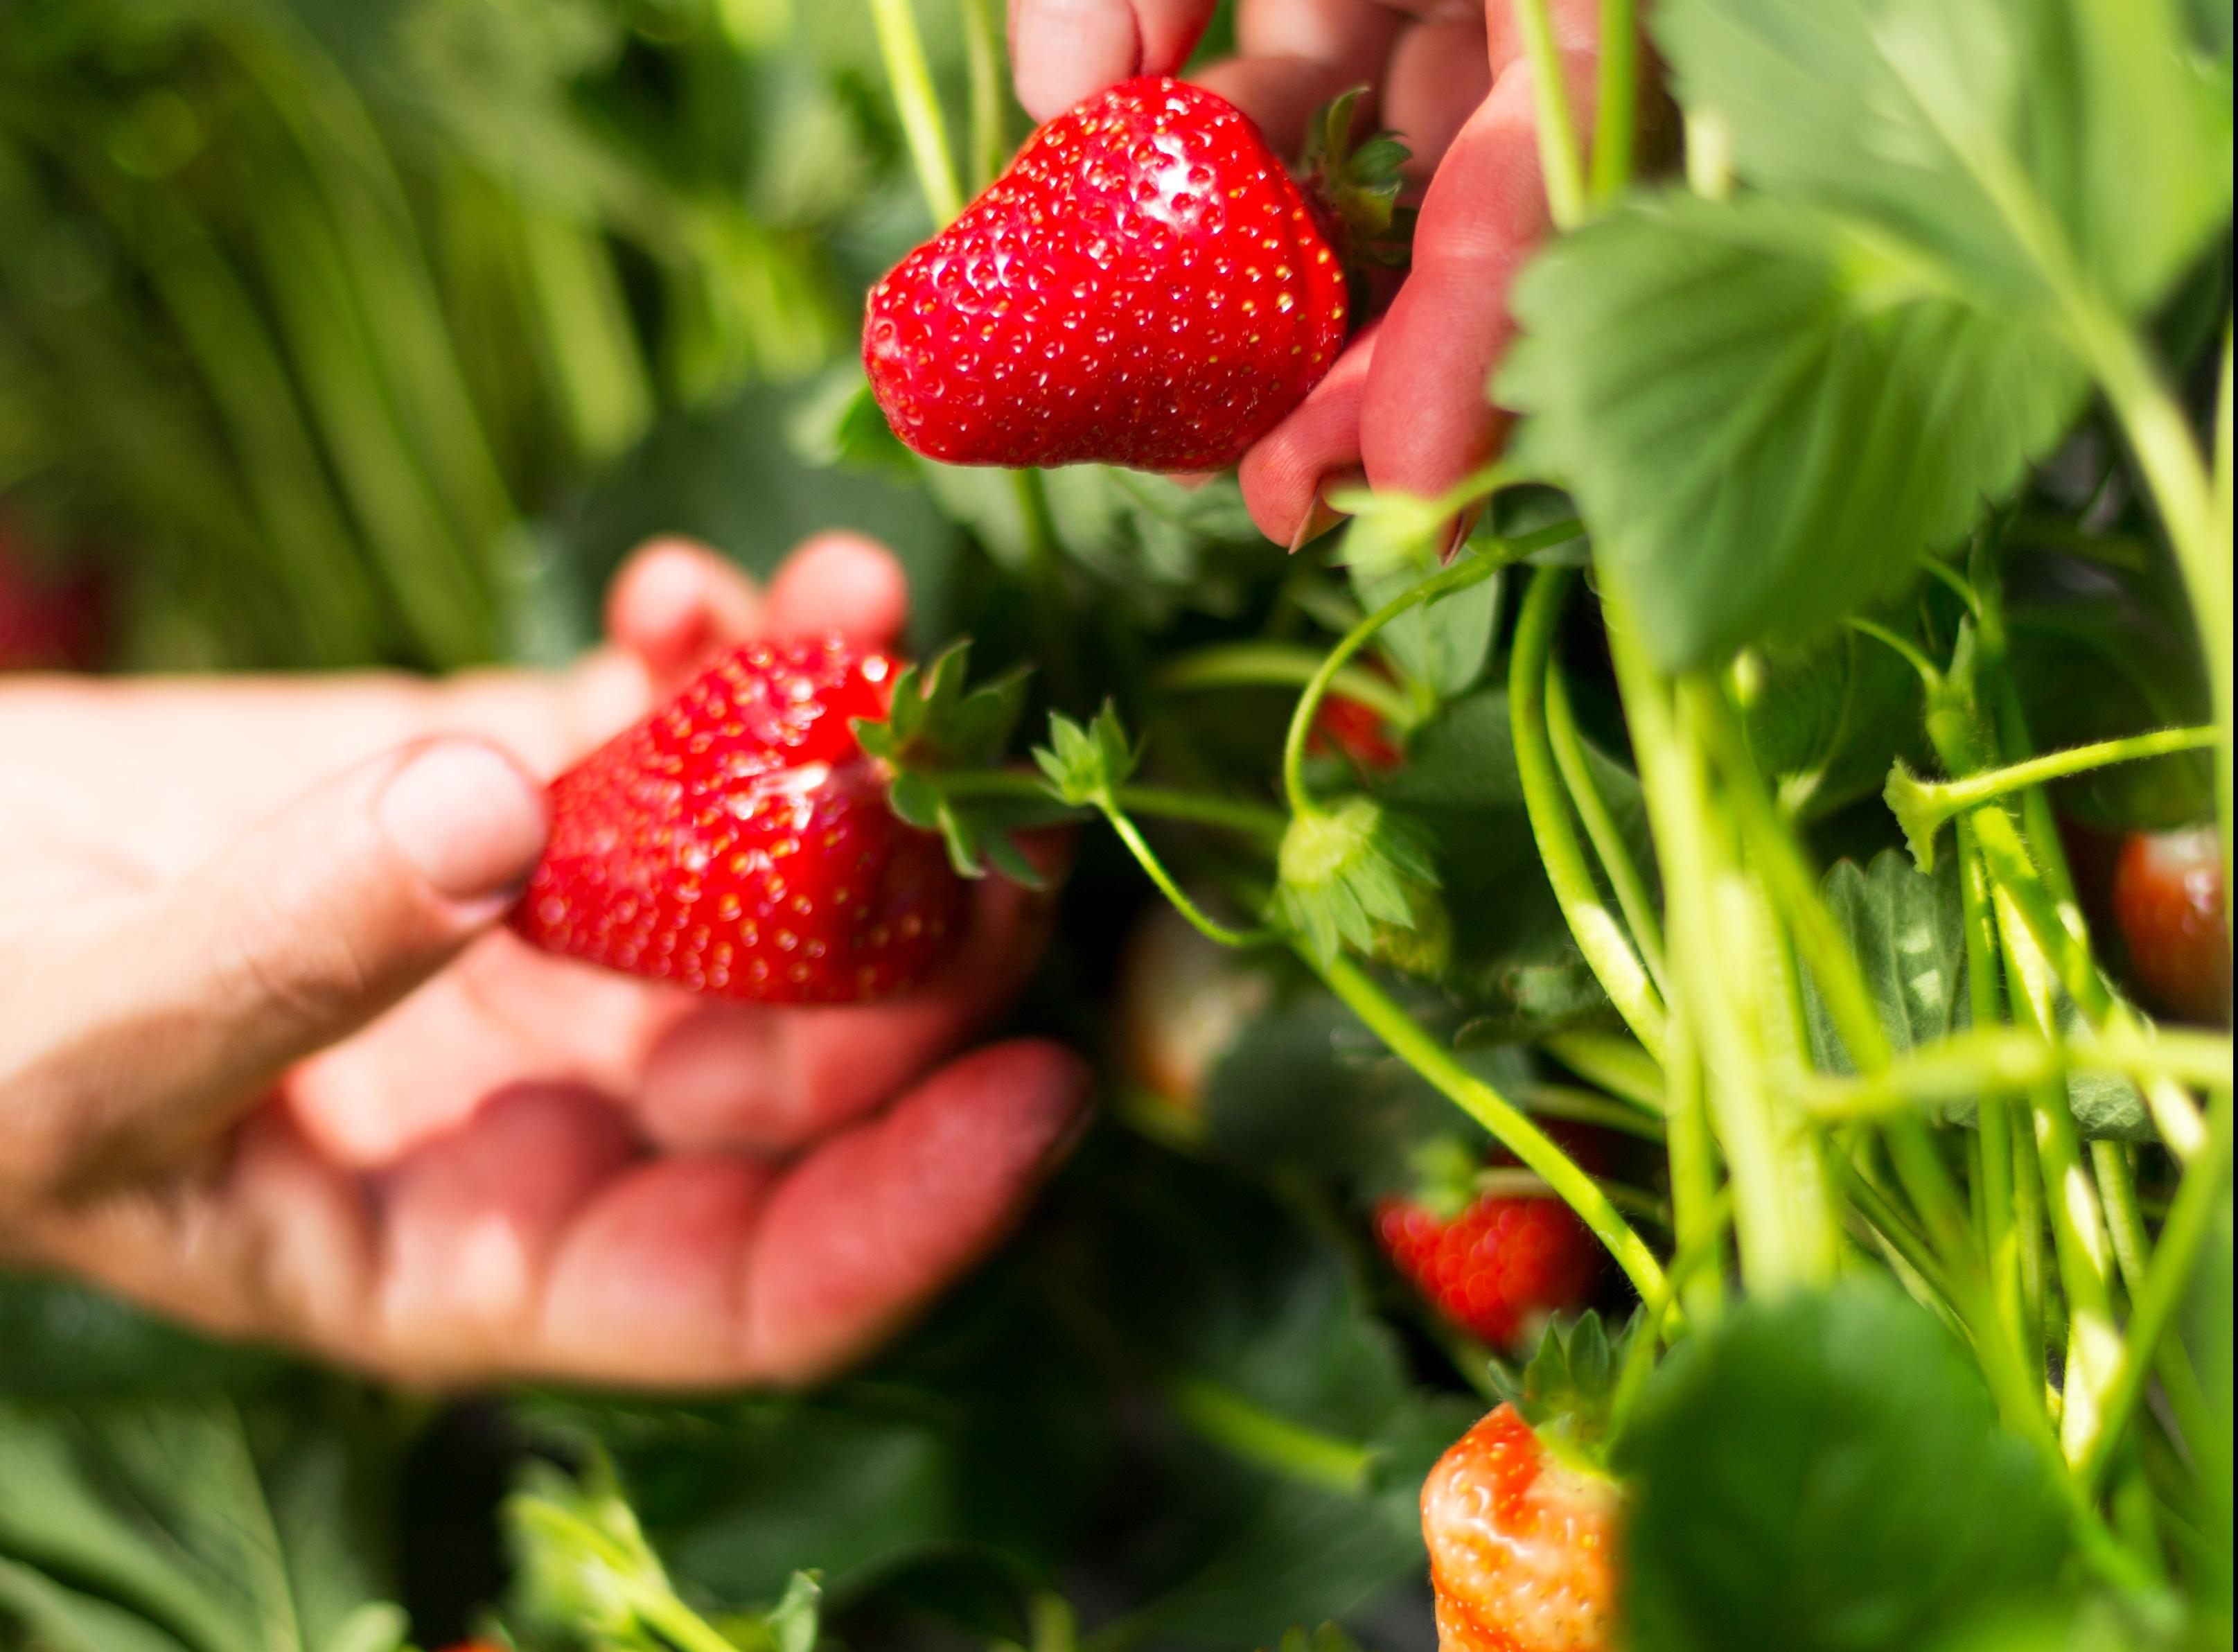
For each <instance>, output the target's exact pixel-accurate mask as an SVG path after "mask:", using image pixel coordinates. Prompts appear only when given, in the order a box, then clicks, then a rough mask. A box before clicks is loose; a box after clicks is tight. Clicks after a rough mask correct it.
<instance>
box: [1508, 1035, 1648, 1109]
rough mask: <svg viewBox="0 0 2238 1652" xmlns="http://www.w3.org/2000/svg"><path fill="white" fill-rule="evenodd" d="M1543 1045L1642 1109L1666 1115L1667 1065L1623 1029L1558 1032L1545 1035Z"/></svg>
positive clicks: (1564, 1062)
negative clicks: (1661, 1062) (1664, 1069)
mask: <svg viewBox="0 0 2238 1652" xmlns="http://www.w3.org/2000/svg"><path fill="white" fill-rule="evenodd" d="M1539 1048H1540V1049H1542V1050H1544V1051H1545V1052H1546V1053H1547V1054H1548V1055H1550V1056H1552V1057H1553V1058H1554V1059H1555V1060H1557V1061H1559V1062H1560V1063H1561V1064H1562V1065H1564V1066H1566V1067H1567V1068H1568V1069H1569V1070H1570V1071H1573V1072H1574V1073H1576V1074H1577V1075H1578V1076H1579V1078H1584V1079H1586V1080H1588V1081H1589V1082H1591V1083H1593V1084H1597V1085H1599V1086H1600V1087H1601V1088H1602V1089H1604V1090H1606V1091H1608V1092H1609V1093H1610V1094H1611V1095H1612V1096H1616V1097H1619V1098H1621V1099H1623V1100H1625V1101H1627V1102H1629V1103H1630V1104H1631V1105H1633V1106H1635V1107H1637V1108H1639V1110H1640V1111H1642V1112H1646V1113H1652V1114H1654V1115H1655V1117H1656V1118H1662V1117H1663V1115H1664V1111H1665V1108H1664V1105H1663V1097H1664V1085H1665V1078H1664V1073H1663V1069H1662V1068H1661V1067H1659V1066H1658V1065H1656V1062H1655V1058H1654V1057H1652V1056H1651V1055H1649V1054H1648V1053H1647V1052H1646V1051H1645V1050H1643V1049H1641V1048H1640V1047H1639V1045H1637V1044H1635V1043H1634V1042H1632V1040H1631V1039H1630V1038H1626V1037H1625V1036H1624V1035H1623V1034H1622V1033H1620V1032H1557V1033H1554V1034H1553V1035H1551V1036H1550V1037H1548V1038H1544V1039H1542V1040H1541V1041H1540V1043H1539Z"/></svg>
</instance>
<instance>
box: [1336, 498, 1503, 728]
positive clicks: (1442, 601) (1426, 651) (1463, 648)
mask: <svg viewBox="0 0 2238 1652" xmlns="http://www.w3.org/2000/svg"><path fill="white" fill-rule="evenodd" d="M1370 497H1371V498H1374V499H1376V500H1377V501H1379V502H1381V500H1382V499H1384V498H1385V497H1387V496H1383V495H1371V496H1370ZM1415 502H1416V501H1403V504H1402V506H1401V507H1400V508H1402V509H1403V508H1404V506H1405V505H1412V504H1414V503H1415ZM1434 526H1442V524H1434ZM1360 533H1361V528H1360V527H1354V529H1353V530H1352V532H1351V534H1347V538H1346V541H1345V544H1346V549H1347V554H1349V553H1350V552H1351V551H1352V549H1353V542H1354V536H1356V535H1357V534H1360ZM1435 566H1436V565H1435V563H1434V562H1432V563H1430V564H1428V565H1427V566H1422V565H1418V564H1415V563H1413V562H1402V563H1401V564H1400V567H1398V569H1397V571H1396V572H1381V571H1378V572H1371V571H1370V567H1369V565H1367V564H1364V563H1358V562H1355V563H1354V566H1353V588H1354V592H1355V593H1356V594H1357V595H1358V597H1359V600H1360V606H1361V610H1362V611H1363V612H1365V613H1369V614H1373V613H1374V611H1375V610H1376V609H1378V608H1380V607H1382V606H1383V605H1384V604H1385V603H1387V602H1388V601H1390V600H1391V599H1392V598H1394V597H1395V596H1397V595H1399V594H1400V593H1401V592H1403V591H1405V590H1407V588H1408V587H1410V586H1413V585H1414V584H1416V583H1418V582H1419V581H1420V579H1421V578H1422V575H1423V574H1425V573H1429V572H1434V571H1435ZM1505 585H1506V581H1505V580H1504V579H1503V578H1502V577H1501V576H1500V575H1498V574H1495V575H1493V577H1492V578H1491V579H1488V580H1486V581H1481V582H1480V583H1479V584H1476V585H1472V586H1470V587H1467V589H1466V590H1460V591H1455V592H1453V594H1451V595H1449V596H1442V597H1440V598H1438V599H1437V600H1435V601H1433V602H1425V603H1421V604H1420V605H1418V606H1417V607H1412V608H1409V609H1408V610H1407V612H1406V613H1404V614H1400V616H1399V617H1398V618H1397V619H1395V620H1392V621H1390V622H1389V623H1388V624H1387V625H1386V626H1385V627H1383V629H1382V630H1381V631H1380V632H1378V633H1377V634H1376V647H1378V648H1379V649H1380V650H1381V652H1382V654H1383V656H1384V657H1385V658H1386V659H1387V660H1390V661H1391V663H1392V664H1393V665H1394V666H1395V667H1398V668H1399V670H1400V671H1401V672H1404V673H1406V674H1407V676H1408V677H1409V678H1411V679H1413V680H1414V681H1416V682H1418V683H1420V684H1421V685H1422V686H1423V687H1426V688H1427V689H1429V690H1430V691H1431V693H1434V694H1435V695H1436V696H1437V697H1438V698H1439V699H1440V700H1453V699H1456V698H1458V697H1459V696H1460V695H1461V694H1464V693H1467V692H1468V691H1469V690H1470V689H1471V688H1473V687H1475V686H1476V683H1477V680H1478V679H1479V678H1480V677H1482V676H1483V675H1484V667H1485V662H1486V660H1489V659H1490V658H1491V657H1492V639H1493V631H1494V629H1495V628H1496V627H1498V624H1499V621H1500V592H1501V590H1502V589H1503V587H1505Z"/></svg>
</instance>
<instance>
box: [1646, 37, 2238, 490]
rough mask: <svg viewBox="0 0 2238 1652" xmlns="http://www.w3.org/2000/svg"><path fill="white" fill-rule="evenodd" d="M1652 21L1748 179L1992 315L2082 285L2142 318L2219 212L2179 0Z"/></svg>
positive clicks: (2049, 308)
mask: <svg viewBox="0 0 2238 1652" xmlns="http://www.w3.org/2000/svg"><path fill="white" fill-rule="evenodd" d="M1654 29H1655V36H1656V40H1657V42H1658V43H1659V45H1660V46H1661V47H1662V49H1663V50H1664V52H1665V54H1666V55H1667V56H1668V58H1669V60H1670V62H1671V64H1672V69H1673V70H1674V71H1675V73H1676V76H1677V81H1678V90H1679V98H1680V100H1681V101H1682V102H1683V103H1685V104H1686V106H1687V107H1688V109H1691V110H1695V111H1713V112H1714V113H1715V114H1716V115H1717V116H1718V117H1719V119H1720V120H1721V121H1722V123H1724V126H1725V129H1726V130H1727V131H1728V132H1729V133H1730V134H1731V141H1732V156H1733V162H1734V165H1735V167H1736V169H1738V172H1739V174H1740V176H1742V177H1743V178H1744V179H1745V180H1746V181H1747V182H1751V183H1753V184H1755V185H1757V186H1758V187H1760V188H1762V189H1765V190H1766V191H1769V192H1771V193H1773V194H1776V195H1778V196H1781V197H1782V198H1783V199H1784V200H1787V201H1791V202H1808V203H1811V204H1812V205H1816V206H1818V207H1822V208H1824V209H1829V210H1831V211H1832V212H1834V213H1837V214H1838V215H1840V216H1844V217H1845V218H1849V219H1851V220H1853V221H1854V222H1857V223H1858V224H1860V225H1861V226H1870V227H1871V231H1872V233H1873V234H1874V235H1876V236H1880V237H1884V238H1887V239H1890V240H1893V241H1895V242H1900V243H1902V244H1903V245H1904V246H1905V247H1907V248H1909V249H1912V251H1913V252H1914V253H1916V254H1917V256H1918V258H1919V259H1921V260H1923V261H1925V262H1930V263H1931V264H1933V265H1935V266H1937V267H1938V268H1939V269H1941V271H1942V272H1943V279H1944V280H1945V281H1947V282H1949V283H1950V285H1952V286H1953V287H1955V288H1957V289H1962V290H1963V291H1964V292H1965V293H1967V294H1969V295H1972V296H1974V297H1976V299H1978V301H1979V302H1981V303H1982V304H1983V306H1984V307H1985V308H1986V307H1990V306H2010V307H2016V308H2019V309H2026V310H2031V311H2033V312H2034V313H2035V314H2036V315H2037V316H2038V317H2041V318H2045V319H2048V318H2049V316H2050V315H2051V314H2052V312H2053V310H2054V309H2055V308H2056V287H2057V285H2058V284H2059V283H2060V282H2063V281H2065V280H2069V279H2076V278H2079V279H2080V280H2081V281H2082V282H2087V283H2089V285H2090V286H2091V287H2093V288H2095V289H2096V290H2097V291H2098V292H2100V293H2102V295H2104V296H2105V297H2106V298H2107V299H2109V300H2110V301H2111V302H2112V303H2113V304H2114V305H2115V306H2116V308H2117V309H2119V310H2120V311H2122V313H2123V314H2125V315H2136V314H2137V313H2138V312H2140V311H2141V310H2142V309H2144V308H2146V307H2147V306H2149V305H2150V304H2152V303H2154V302H2156V301H2157V300H2158V299H2159V297H2160V296H2161V295H2162V293H2163V292H2164V291H2165V290H2166V289H2167V287H2168V283H2169V282H2171V281H2173V280H2174V279H2175V277H2176V275H2178V274H2179V273H2181V271H2182V268H2183V266H2184V265H2185V264H2186V263H2188V262H2189V261H2190V260H2191V258H2192V257H2193V256H2194V255H2196V254H2197V252H2198V251H2199V250H2200V249H2201V248H2202V247H2203V246H2204V245H2205V244H2206V242H2207V240H2208V236H2211V235H2212V234H2213V233H2214V232H2215V229H2217V227H2218V226H2219V225H2221V222H2222V221H2223V219H2224V218H2225V217H2226V216H2228V210H2229V201H2230V130H2229V111H2228V108H2227V107H2225V108H2222V109H2217V107H2216V102H2217V100H2216V99H2215V96H2214V94H2213V92H2212V90H2210V88H2209V86H2208V83H2207V81H2206V80H2205V78H2204V77H2203V76H2201V75H2200V74H2199V73H2198V72H2197V70H2195V67H2194V65H2193V63H2191V61H2190V60H2189V54H2188V50H2187V47H2186V42H2185V38H2184V27H2183V23H2182V19H2181V17H2180V15H2179V11H2178V8H2177V7H2176V6H2175V4H2174V3H2171V0H1676V3H1672V4H1668V5H1664V6H1659V7H1658V8H1657V10H1656V14H1655V19H1654ZM2070 270H2071V272H2072V274H2071V275H2070V274H2069V271H2070ZM1919 435H1920V436H1921V438H1922V441H1921V447H1922V450H1923V452H1925V451H1928V450H1930V439H1929V437H1928V432H1927V430H1926V429H1925V428H1923V429H1922V430H1921V431H1920V432H1919Z"/></svg>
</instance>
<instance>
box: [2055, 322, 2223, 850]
mask: <svg viewBox="0 0 2238 1652" xmlns="http://www.w3.org/2000/svg"><path fill="white" fill-rule="evenodd" d="M2060 296H2061V298H2062V300H2063V303H2064V305H2065V308H2066V310H2067V315H2068V322H2069V326H2070V328H2072V330H2073V331H2074V333H2075V335H2076V340H2077V342H2079V344H2080V345H2081V347H2082V354H2083V357H2084V359H2085V360H2086V361H2088V362H2089V363H2090V366H2091V368H2092V371H2093V372H2094V373H2095V374H2096V377H2097V380H2098V383H2099V387H2100V388H2102V389H2103V390H2104V391H2105V393H2106V400H2107V401H2108V402H2109V404H2110V405H2111V406H2112V407H2113V409H2114V414H2115V416H2116V418H2118V419H2119V420H2120V421H2121V422H2122V432H2123V434H2124V435H2127V436H2128V437H2129V446H2130V448H2132V449H2133V450H2134V451H2135V454H2136V455H2137V462H2138V464H2139V466H2140V467H2141V468H2142V469H2143V471H2144V473H2145V478H2146V480H2147V481H2149V483H2151V485H2152V492H2153V503H2154V505H2155V507H2156V508H2157V509H2158V510H2159V512H2160V517H2161V521H2162V524H2163V525H2164V526H2165V527H2167V529H2168V541H2169V542H2170V543H2171V544H2172V545H2173V546H2174V547H2175V557H2176V565H2177V567H2179V568H2180V569H2181V570H2182V574H2183V581H2184V587H2185V590H2186V593H2187V594H2188V596H2189V597H2190V599H2191V608H2192V620H2193V623H2194V624H2195V626H2196V627H2198V631H2199V639H2200V647H2201V648H2202V651H2203V652H2204V653H2205V654H2206V656H2207V673H2208V683H2209V685H2210V687H2212V689H2213V692H2214V703H2215V731H2216V733H2217V736H2218V739H2217V742H2216V757H2217V759H2218V761H2217V763H2216V766H2215V819H2216V821H2217V823H2218V824H2219V825H2220V826H2221V831H2222V875H2223V881H2224V885H2225V886H2226V887H2228V886H2229V884H2230V873H2231V848H2232V843H2231V790H2230V787H2231V764H2232V752H2231V714H2232V707H2231V694H2232V683H2231V649H2232V639H2231V626H2232V608H2231V541H2230V513H2229V511H2228V508H2227V505H2226V507H2225V508H2221V509H2218V508H2217V507H2216V499H2215V490H2216V480H2215V477H2214V476H2213V475H2211V474H2209V472H2208V465H2207V461H2206V458H2205V455H2203V454H2202V453H2201V452H2200V448H2199V443H2198V441H2196V440H2195V438H2194V436H2193V435H2192V432H2191V426H2190V423H2189V421H2188V420H2187V419H2186V418H2185V416H2184V412H2183V408H2182V407H2181V406H2180V405H2179V404H2178V402H2177V401H2176V399H2175V395H2174V393H2173V392H2171V391H2170V389H2169V388H2168V383H2167V381H2166V380H2165V379H2164V378H2163V377H2162V374H2161V371H2160V369H2159V368H2158V367H2157V366H2156V365H2155V362H2154V361H2153V359H2152V357H2151V356H2150V355H2149V354H2148V353H2147V350H2146V348H2145V345H2144V343H2143V342H2142V340H2140V339H2139V338H2138V336H2137V335H2136V334H2135V331H2133V330H2132V329H2131V328H2129V327H2128V326H2127V325H2125V324H2124V323H2123V322H2122V318H2121V317H2120V316H2119V315H2116V314H2114V312H2113V311H2112V310H2111V309H2110V308H2109V306H2108V305H2106V304H2105V303H2104V302H2102V301H2101V300H2099V299H2098V298H2097V297H2096V295H2094V294H2090V293H2088V292H2086V291H2085V290H2083V289H2082V286H2081V283H2080V282H2066V283H2063V285H2062V289H2061V293H2060ZM2223 359H2224V362H2225V370H2224V374H2223V380H2222V387H2223V388H2222V397H2223V402H2222V406H2223V407H2224V408H2227V407H2228V395H2229V373H2228V361H2229V341H2228V335H2227V334H2226V335H2225V338H2224V358H2223ZM2217 426H2218V429H2217V435H2216V442H2217V446H2218V449H2220V448H2221V447H2223V446H2225V445H2227V440H2228V438H2227V435H2225V434H2224V433H2225V432H2226V431H2227V428H2228V423H2227V417H2223V416H2218V421H2217ZM2222 468H2223V469H2224V470H2225V472H2226V474H2227V469H2228V467H2227V466H2224V467H2222ZM2225 486H2226V487H2227V481H2226V482H2225Z"/></svg>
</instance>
